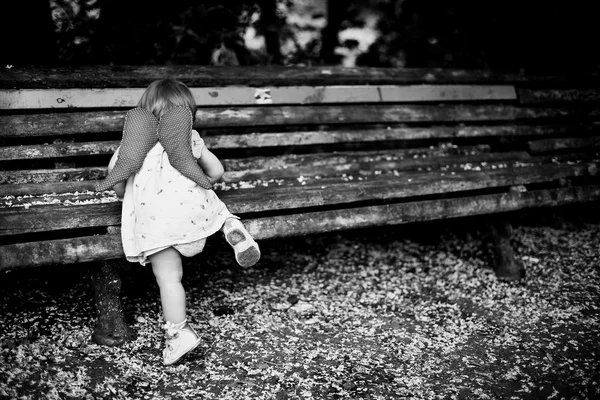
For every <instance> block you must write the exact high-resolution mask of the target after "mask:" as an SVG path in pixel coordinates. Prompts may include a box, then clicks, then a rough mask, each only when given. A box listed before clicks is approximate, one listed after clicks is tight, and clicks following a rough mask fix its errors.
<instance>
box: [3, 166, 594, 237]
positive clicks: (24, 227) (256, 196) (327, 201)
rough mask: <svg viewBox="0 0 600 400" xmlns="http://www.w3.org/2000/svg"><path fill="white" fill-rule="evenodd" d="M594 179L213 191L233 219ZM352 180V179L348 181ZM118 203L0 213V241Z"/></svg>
mask: <svg viewBox="0 0 600 400" xmlns="http://www.w3.org/2000/svg"><path fill="white" fill-rule="evenodd" d="M596 175H598V163H582V164H581V165H568V164H565V165H554V164H550V165H541V166H519V167H505V168H499V169H490V170H471V169H467V170H465V171H462V172H455V173H447V172H433V173H431V172H407V173H402V174H386V175H374V176H370V177H368V179H366V178H365V179H360V177H345V178H341V179H340V178H323V179H310V180H307V181H304V180H291V181H288V182H285V183H283V184H270V185H267V186H263V185H261V184H254V186H252V187H251V188H250V187H249V188H248V189H238V190H228V191H219V192H218V194H219V197H220V198H221V199H222V200H223V201H224V202H225V204H227V207H228V208H229V210H231V212H233V213H234V214H248V213H261V212H262V213H264V212H273V213H277V214H280V213H285V212H287V211H286V210H293V209H307V208H311V207H323V206H331V207H337V208H346V207H349V206H351V205H352V204H358V203H361V202H370V201H374V200H377V201H383V200H385V201H391V200H400V199H412V198H414V199H416V198H417V197H422V196H431V195H447V194H450V193H453V194H456V195H458V194H459V193H465V194H464V196H467V197H469V196H471V195H470V194H469V193H468V192H469V191H474V190H480V189H490V188H506V189H507V190H508V188H509V187H511V186H518V185H526V184H532V183H544V182H553V181H558V180H560V179H565V178H570V177H578V176H596ZM350 178H352V179H350ZM120 214H121V206H120V202H112V203H107V204H89V205H73V206H63V205H57V206H55V205H49V206H39V207H35V206H34V207H30V208H29V209H21V208H18V207H13V208H4V209H0V236H5V235H16V234H22V233H29V232H43V231H52V230H62V229H72V228H77V227H79V228H82V227H94V226H109V225H117V224H119V222H120Z"/></svg>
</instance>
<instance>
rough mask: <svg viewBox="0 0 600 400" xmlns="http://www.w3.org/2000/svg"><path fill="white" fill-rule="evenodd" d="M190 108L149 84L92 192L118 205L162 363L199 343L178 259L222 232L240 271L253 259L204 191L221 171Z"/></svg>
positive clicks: (183, 97)
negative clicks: (150, 281)
mask: <svg viewBox="0 0 600 400" xmlns="http://www.w3.org/2000/svg"><path fill="white" fill-rule="evenodd" d="M195 110H196V103H195V100H194V98H193V96H192V93H191V92H190V90H189V89H188V88H187V87H186V86H185V85H184V84H183V83H181V82H178V81H175V80H172V79H163V80H158V81H155V82H153V83H151V84H150V86H148V88H147V89H146V91H145V92H144V94H143V95H142V98H141V99H140V102H139V103H138V107H137V108H135V109H133V110H131V111H129V112H128V113H127V117H126V120H125V126H124V129H123V140H122V141H121V145H120V146H119V148H117V150H116V151H115V153H114V155H113V157H112V159H111V160H110V163H109V166H108V171H109V173H108V175H107V177H106V179H105V180H104V181H103V182H101V183H100V184H99V185H98V187H97V189H98V190H106V189H108V188H111V187H112V188H114V190H115V192H116V193H117V196H119V198H122V199H123V209H122V221H121V236H122V241H123V249H124V252H125V256H126V257H127V260H129V261H131V262H139V263H141V264H142V265H146V264H147V263H148V262H149V263H150V264H152V271H153V273H154V275H155V277H156V281H157V283H158V287H159V290H160V300H161V305H162V311H163V316H164V319H165V321H166V325H165V327H164V328H165V329H166V331H167V339H166V347H165V350H164V351H163V358H164V360H163V361H164V364H165V365H170V364H173V363H175V362H177V361H178V360H179V359H180V358H181V357H182V356H183V355H185V354H186V353H188V352H190V351H192V350H193V349H194V348H196V347H197V346H198V345H199V344H200V338H199V336H198V334H197V333H196V332H195V331H194V329H193V328H192V327H191V326H190V325H189V324H188V322H187V319H186V297H185V290H184V288H183V285H182V283H181V279H182V259H181V256H185V257H191V256H193V255H196V254H198V253H200V252H202V250H203V249H204V244H205V242H206V238H207V237H208V236H210V235H212V234H214V233H216V232H217V231H222V232H223V233H224V234H225V239H226V241H227V242H228V243H229V244H230V245H231V246H232V247H233V250H234V252H235V257H236V260H237V262H238V263H239V264H240V265H241V266H243V267H249V266H252V265H254V264H256V262H258V260H259V258H260V250H259V248H258V245H257V244H256V242H255V241H254V239H252V237H251V236H250V234H249V233H248V231H246V229H245V228H244V225H243V224H242V223H241V222H240V221H239V219H238V218H237V217H236V216H234V215H233V214H231V213H230V212H229V210H228V209H227V207H226V206H225V204H224V203H223V202H222V201H221V200H220V199H219V198H218V197H217V195H216V194H215V192H214V191H212V184H214V183H215V182H217V181H218V180H219V179H220V178H221V176H222V175H223V172H224V170H223V165H222V164H221V162H220V161H219V159H218V158H217V157H216V156H215V155H214V154H213V153H212V152H211V151H210V150H208V149H207V148H206V146H205V145H204V142H203V140H202V139H201V138H200V135H199V134H198V132H196V131H195V130H192V123H193V119H194V113H195Z"/></svg>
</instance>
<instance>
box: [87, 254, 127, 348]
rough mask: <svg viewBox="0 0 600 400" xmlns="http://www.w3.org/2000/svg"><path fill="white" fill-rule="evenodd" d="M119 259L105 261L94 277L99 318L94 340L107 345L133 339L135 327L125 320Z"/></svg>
mask: <svg viewBox="0 0 600 400" xmlns="http://www.w3.org/2000/svg"><path fill="white" fill-rule="evenodd" d="M115 263H118V261H103V262H101V265H100V268H99V269H98V271H97V272H96V273H95V274H94V276H93V277H92V286H93V289H94V299H95V301H96V309H97V310H98V320H97V322H96V326H95V328H94V332H93V333H92V341H93V342H94V343H97V344H101V345H105V346H119V345H121V344H123V343H125V342H128V341H130V340H133V339H134V338H135V336H136V334H135V331H134V330H133V328H131V327H129V326H128V325H127V323H126V322H125V317H124V314H123V303H122V302H121V277H120V276H119V273H118V272H117V267H116V266H115V265H114V264H115Z"/></svg>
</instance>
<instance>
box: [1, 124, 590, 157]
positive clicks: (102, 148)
mask: <svg viewBox="0 0 600 400" xmlns="http://www.w3.org/2000/svg"><path fill="white" fill-rule="evenodd" d="M599 131H600V126H598V125H594V124H588V125H580V126H577V125H575V126H570V125H549V126H545V125H532V126H528V125H500V126H496V125H490V126H485V125H478V126H464V125H463V126H460V125H458V126H432V127H394V128H392V127H388V128H387V129H386V128H384V127H382V128H367V129H360V130H359V129H354V130H343V129H342V130H335V131H300V132H275V133H268V132H261V133H258V132H257V133H249V134H241V135H214V136H213V135H207V136H206V137H205V138H204V141H205V143H206V145H207V146H208V147H209V148H211V149H239V148H262V147H279V146H306V145H316V144H333V143H366V142H376V141H392V140H421V139H452V138H475V137H481V138H483V137H498V136H503V137H516V136H557V135H568V134H577V135H582V134H588V133H590V132H599ZM118 145H119V141H116V140H111V141H97V142H77V143H62V144H35V145H22V146H5V147H0V161H7V160H23V159H34V158H35V159H43V158H61V157H73V156H86V155H103V154H112V153H113V152H114V151H115V150H116V148H117V146H118Z"/></svg>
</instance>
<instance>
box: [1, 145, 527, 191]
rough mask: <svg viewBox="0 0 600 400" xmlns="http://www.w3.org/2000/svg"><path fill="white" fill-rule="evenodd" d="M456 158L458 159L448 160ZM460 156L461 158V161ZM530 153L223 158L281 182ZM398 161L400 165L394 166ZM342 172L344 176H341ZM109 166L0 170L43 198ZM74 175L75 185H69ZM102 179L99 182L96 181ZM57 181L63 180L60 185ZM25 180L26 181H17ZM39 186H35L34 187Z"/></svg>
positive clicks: (89, 186)
mask: <svg viewBox="0 0 600 400" xmlns="http://www.w3.org/2000/svg"><path fill="white" fill-rule="evenodd" d="M448 157H455V158H448ZM456 157H460V158H456ZM527 158H529V155H528V154H527V153H523V152H506V153H498V154H489V147H488V146H484V145H481V146H461V147H455V146H440V147H436V148H433V149H432V148H414V149H403V150H399V149H395V150H388V151H360V152H337V153H314V154H305V155H297V154H289V155H282V156H272V157H268V158H265V157H261V156H256V157H247V158H242V159H222V160H221V161H222V163H223V165H224V166H225V169H226V172H225V174H224V176H223V178H222V180H223V181H224V182H235V181H240V180H249V179H263V180H268V179H280V178H284V177H290V176H292V175H293V176H294V177H297V176H298V174H304V175H306V176H314V175H317V174H321V175H328V174H335V173H337V174H340V173H342V172H343V171H347V170H354V169H357V168H358V169H369V168H374V169H384V168H386V167H388V168H389V167H390V166H391V165H394V166H395V168H396V169H406V168H412V167H419V166H423V167H425V166H427V165H429V164H430V165H432V166H434V165H438V164H439V163H447V164H448V163H451V164H456V163H460V162H477V161H478V160H480V159H481V160H482V161H483V160H485V161H489V162H490V163H492V162H495V161H503V160H525V159H527ZM390 162H395V164H390ZM340 171H342V172H340ZM104 175H105V168H104V167H87V168H73V169H67V170H60V169H59V170H56V169H47V170H14V171H0V181H4V182H13V183H12V184H5V185H0V196H8V195H12V196H23V195H43V194H49V193H68V192H82V191H89V190H94V184H95V181H82V180H80V179H82V177H83V178H85V177H97V176H100V177H104ZM70 177H73V178H74V179H77V180H75V181H67V180H66V179H69V178H70ZM94 179H96V178H94ZM57 180H60V182H58V181H57ZM16 182H20V183H16ZM30 182H35V183H30Z"/></svg>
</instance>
